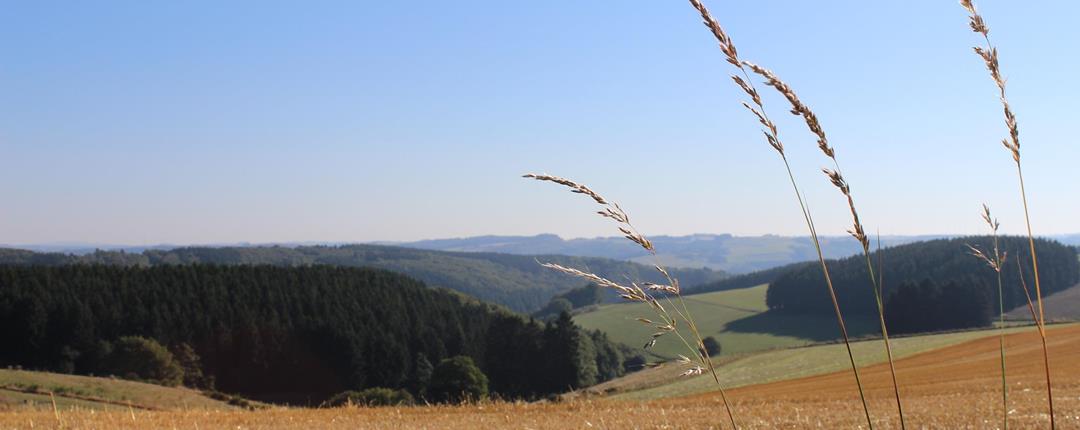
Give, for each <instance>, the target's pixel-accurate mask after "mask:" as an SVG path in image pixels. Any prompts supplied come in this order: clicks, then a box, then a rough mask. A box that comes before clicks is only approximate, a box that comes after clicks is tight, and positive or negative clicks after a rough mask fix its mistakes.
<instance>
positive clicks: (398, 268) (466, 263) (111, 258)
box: [0, 245, 726, 312]
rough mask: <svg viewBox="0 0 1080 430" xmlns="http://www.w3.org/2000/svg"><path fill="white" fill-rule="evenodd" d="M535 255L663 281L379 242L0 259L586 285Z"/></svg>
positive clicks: (504, 299)
mask: <svg viewBox="0 0 1080 430" xmlns="http://www.w3.org/2000/svg"><path fill="white" fill-rule="evenodd" d="M538 260H539V261H544V262H554V263H558V264H562V265H564V266H569V267H576V268H582V269H588V270H591V271H593V272H594V273H597V274H599V275H601V276H604V277H608V278H611V279H625V278H627V277H628V278H630V279H638V280H644V281H649V282H661V281H662V278H661V277H660V275H659V274H658V273H656V270H654V269H653V268H652V267H651V266H646V265H642V264H636V263H630V262H625V261H618V260H612V259H607V258H591V257H568V256H563V255H535V256H533V255H529V256H525V255H509V254H495V253H474V252H443V251H430V250H420V249H411V248H400V247H392V246H379V245H343V246H300V247H281V246H272V247H227V248H177V249H172V250H158V249H151V250H145V251H143V252H141V253H127V252H122V251H120V252H115V251H99V252H95V253H91V254H86V255H72V254H60V253H37V252H33V251H27V250H17V249H0V264H37V265H64V264H75V263H86V264H94V263H97V264H109V265H137V266H158V265H174V264H224V265H258V264H266V265H276V266H310V265H319V264H324V265H334V266H348V267H373V268H379V269H385V270H391V271H394V272H399V273H402V274H405V275H408V276H410V277H412V278H415V279H418V280H421V281H424V282H425V283H427V284H428V285H430V286H435V287H443V288H448V289H451V290H455V291H459V292H462V293H465V294H468V295H470V296H473V297H476V298H479V299H481V300H484V301H489V302H492V303H496V304H500V305H503V306H506V307H508V308H510V309H512V310H515V311H518V312H531V311H534V310H536V309H539V308H540V307H541V306H543V305H545V304H546V303H547V302H548V300H550V299H551V298H552V297H553V296H555V295H556V294H558V293H560V292H564V291H567V290H570V289H572V288H574V287H579V286H581V285H584V282H582V281H580V280H579V279H575V278H573V277H570V276H567V275H564V274H561V273H557V272H554V271H551V270H548V269H545V268H543V267H540V265H539V264H538V263H537V261H538ZM674 274H675V276H677V277H678V278H679V279H680V280H681V281H682V283H683V285H686V286H688V287H690V286H694V285H700V284H705V283H708V282H712V281H715V280H718V279H721V278H723V277H725V276H726V275H725V274H724V273H723V272H720V271H716V270H711V269H675V270H674Z"/></svg>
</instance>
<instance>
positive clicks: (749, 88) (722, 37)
mask: <svg viewBox="0 0 1080 430" xmlns="http://www.w3.org/2000/svg"><path fill="white" fill-rule="evenodd" d="M690 4H691V5H692V6H693V7H694V9H696V10H697V11H698V13H700V14H701V18H702V20H703V23H704V24H705V27H707V28H708V29H709V30H710V31H711V32H712V34H713V36H714V37H715V38H716V40H717V42H718V43H719V44H720V51H721V52H723V53H724V55H725V56H726V57H727V58H726V59H727V62H728V63H730V64H731V65H732V66H734V67H735V68H737V69H738V71H739V73H740V74H741V75H742V76H739V75H738V74H736V75H732V76H731V79H732V80H733V81H734V82H735V84H736V85H738V86H739V88H740V89H741V90H742V91H743V92H745V93H746V95H747V96H748V97H750V100H751V102H753V106H751V105H750V104H749V103H746V102H743V106H744V107H746V109H748V110H749V111H750V112H751V113H753V114H754V116H755V117H756V118H757V120H758V122H759V123H760V124H761V125H762V126H763V127H764V128H763V129H762V132H763V133H764V135H765V140H766V141H767V142H768V143H769V146H771V147H772V148H773V149H774V150H776V152H777V154H779V156H780V159H781V161H783V163H784V169H785V171H786V173H787V176H788V180H789V181H790V182H791V188H792V190H793V191H794V193H795V199H796V200H797V201H798V203H799V210H800V211H801V212H802V216H803V220H804V221H805V222H806V228H807V230H808V231H809V232H810V238H811V240H813V242H814V249H815V250H816V251H817V257H818V262H819V263H820V264H821V271H822V274H823V275H824V277H825V285H826V286H827V287H828V293H829V298H830V299H831V300H832V304H833V311H834V312H835V313H836V322H837V324H838V326H839V328H840V335H841V337H842V338H843V340H844V346H845V347H846V348H847V353H848V360H849V361H850V362H851V372H852V373H853V374H854V376H855V385H856V387H857V388H858V390H859V399H860V400H861V401H862V407H863V413H864V414H865V416H866V424H867V426H869V428H870V429H871V430H872V429H873V428H874V423H873V421H872V420H871V419H870V407H869V406H868V404H867V402H866V394H865V392H864V390H863V385H862V380H861V378H860V377H859V368H858V366H857V365H856V364H855V355H854V353H852V351H851V342H850V340H849V338H848V331H847V325H846V324H845V323H844V315H843V312H841V311H840V303H839V301H838V300H837V298H836V290H835V289H834V288H833V282H832V277H831V276H830V275H829V267H828V265H827V264H826V263H825V255H824V253H823V252H822V250H821V241H820V240H819V239H818V235H817V227H816V225H815V224H814V218H813V216H812V215H811V213H810V209H809V206H808V205H807V204H806V200H805V199H804V198H803V195H802V191H801V190H800V189H799V184H798V182H797V181H796V180H795V175H794V174H793V173H792V171H791V163H790V162H788V158H787V154H786V153H785V152H784V144H783V142H782V141H781V140H780V136H779V131H778V129H777V127H776V124H775V123H773V122H772V120H770V119H769V116H768V113H767V112H766V110H765V105H764V103H763V102H762V100H761V96H760V94H759V93H758V91H757V88H755V86H754V82H753V80H752V79H750V74H749V72H747V65H748V64H749V63H746V62H744V61H742V60H740V59H739V54H738V50H737V49H736V48H735V45H734V43H733V42H732V40H731V37H729V36H728V35H727V32H725V31H724V29H723V27H721V26H720V23H719V22H717V21H716V19H715V18H713V16H712V14H710V13H709V10H708V9H707V8H706V7H705V5H704V4H702V3H701V2H700V1H699V0H690Z"/></svg>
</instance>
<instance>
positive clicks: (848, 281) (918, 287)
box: [767, 236, 1080, 331]
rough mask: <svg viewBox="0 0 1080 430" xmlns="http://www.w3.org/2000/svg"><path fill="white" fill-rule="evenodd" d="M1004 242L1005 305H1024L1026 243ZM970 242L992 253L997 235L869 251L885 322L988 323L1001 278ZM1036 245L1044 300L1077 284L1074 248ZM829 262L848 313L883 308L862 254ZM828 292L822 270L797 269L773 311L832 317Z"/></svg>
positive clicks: (776, 290)
mask: <svg viewBox="0 0 1080 430" xmlns="http://www.w3.org/2000/svg"><path fill="white" fill-rule="evenodd" d="M999 241H1000V247H1001V249H1002V251H1006V252H1008V259H1009V260H1008V261H1007V262H1006V264H1005V265H1004V267H1003V271H1002V276H1003V281H1004V286H1005V288H1004V290H1005V294H1004V302H1005V308H1006V309H1012V308H1015V307H1017V306H1023V305H1026V303H1027V299H1026V298H1025V296H1024V291H1023V289H1022V288H1021V286H1020V272H1019V271H1018V269H1017V264H1016V261H1015V259H1017V258H1019V259H1021V261H1022V266H1023V267H1024V270H1025V272H1024V277H1025V279H1026V280H1027V281H1028V284H1029V288H1034V287H1033V285H1032V275H1031V273H1030V268H1031V262H1030V251H1029V248H1028V241H1027V238H1024V237H1015V236H1009V237H1002V238H999ZM968 244H970V245H972V246H976V247H979V248H981V249H982V250H983V251H985V252H992V249H993V248H992V246H993V243H992V238H990V237H989V236H977V237H964V238H956V239H939V240H932V241H927V242H919V243H914V244H907V245H901V246H897V247H893V248H885V249H884V250H882V251H880V253H879V252H874V253H872V254H871V257H870V258H871V261H873V262H874V265H875V270H878V271H879V272H878V273H876V274H877V275H880V276H881V277H882V279H883V280H884V282H883V289H884V293H883V295H882V298H883V299H884V300H885V301H886V303H885V304H886V308H887V309H886V317H887V318H889V320H890V321H893V322H894V323H896V324H900V325H901V326H902V327H913V328H912V329H911V330H907V329H901V331H928V330H942V329H950V328H960V327H973V326H979V325H986V324H988V323H989V319H988V318H984V317H983V315H984V314H986V315H989V314H992V312H991V309H997V275H996V273H995V272H994V271H993V270H991V269H990V268H989V267H987V265H986V263H985V262H983V261H982V260H979V259H978V258H975V257H974V256H972V255H971V252H970V250H969V249H968V248H967V246H966V245H968ZM1035 247H1036V252H1037V253H1038V256H1039V276H1040V278H1041V281H1042V292H1043V295H1049V294H1052V293H1054V292H1057V291H1061V290H1064V289H1066V288H1069V287H1072V286H1074V285H1076V284H1077V282H1078V280H1080V264H1078V262H1077V254H1076V250H1075V248H1072V247H1069V246H1064V245H1062V244H1060V243H1058V242H1056V241H1051V240H1045V239H1037V240H1036V241H1035ZM879 260H880V262H881V264H880V266H879V265H878V262H879ZM828 263H829V272H830V274H831V275H832V280H833V286H834V287H835V288H836V294H837V297H838V299H839V301H840V307H841V309H842V310H843V312H844V314H845V315H868V316H871V315H872V316H874V317H876V316H877V307H876V306H877V305H876V302H875V300H874V296H873V290H872V287H871V284H870V278H869V276H868V275H867V269H866V260H865V259H864V257H863V256H862V255H858V256H854V257H849V258H845V259H841V260H830V261H829V262H828ZM826 291H827V289H826V286H825V281H824V278H823V277H822V274H821V267H820V266H819V265H806V266H802V267H796V268H794V269H792V270H790V271H787V272H785V273H783V274H781V275H780V276H779V277H777V278H776V279H775V280H774V281H773V282H772V283H771V284H770V285H769V289H768V294H767V303H768V306H769V308H770V309H774V310H777V311H782V312H804V313H815V314H821V315H830V316H831V315H833V308H832V302H831V301H830V299H829V297H828V295H827V294H826ZM1032 294H1034V291H1032ZM960 315H966V318H967V322H965V323H960V322H958V321H957V318H959V316H960ZM906 321H910V323H908V322H906Z"/></svg>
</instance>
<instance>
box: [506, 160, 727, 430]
mask: <svg viewBox="0 0 1080 430" xmlns="http://www.w3.org/2000/svg"><path fill="white" fill-rule="evenodd" d="M524 177H526V178H531V179H536V180H538V181H544V182H552V183H556V184H559V185H562V186H565V187H567V188H570V191H571V192H574V193H577V194H583V195H585V196H588V197H589V198H591V199H592V200H593V201H594V202H595V203H596V204H598V205H600V207H601V209H600V210H599V211H597V212H596V213H597V214H598V215H600V216H602V217H604V218H608V219H611V220H612V221H614V222H615V223H616V224H617V225H618V229H619V232H620V233H622V234H623V237H625V238H626V239H627V240H629V241H631V242H634V243H636V244H637V245H638V246H640V247H642V248H643V249H645V251H647V252H648V253H649V254H650V255H651V256H652V257H653V260H654V262H655V264H654V265H653V267H654V268H656V270H657V271H658V272H660V274H661V275H663V276H664V279H666V280H667V284H663V285H661V284H653V283H647V282H646V283H642V284H640V285H639V284H638V283H636V282H631V283H630V286H624V285H621V284H619V283H617V282H614V281H611V280H609V279H606V278H603V277H601V276H599V275H596V274H594V273H590V272H586V271H582V270H578V269H574V268H570V267H564V266H561V265H558V264H554V263H541V265H542V266H544V267H546V268H549V269H552V270H556V271H559V272H562V273H565V274H567V275H571V276H576V277H579V278H582V279H587V280H589V281H591V282H593V283H595V284H597V285H599V286H600V287H604V288H610V289H612V290H615V291H616V292H617V293H618V294H619V297H621V298H623V299H624V300H628V301H631V302H640V303H645V304H647V305H649V307H650V308H651V309H652V310H653V312H654V313H655V314H656V316H657V317H658V318H659V319H660V321H659V322H655V321H652V320H650V319H647V318H638V321H639V322H641V323H642V324H646V325H648V326H650V327H653V328H654V329H656V330H657V331H656V332H655V333H653V334H652V336H651V338H650V339H649V340H648V342H647V343H646V344H645V349H649V348H651V347H652V346H653V345H655V344H656V341H657V339H659V338H660V337H662V336H664V335H666V334H668V333H674V334H675V336H676V337H677V338H678V339H679V340H680V341H681V342H682V344H683V345H684V346H686V348H687V350H688V352H689V354H690V356H692V357H694V358H693V359H691V358H690V357H688V356H685V355H680V356H679V359H678V360H676V362H677V363H679V364H680V365H683V366H687V369H686V371H684V372H683V373H682V376H691V375H700V374H702V373H703V372H704V371H705V370H706V369H708V371H709V373H710V374H711V375H712V377H713V381H715V382H716V386H717V387H718V388H719V391H720V397H721V400H723V402H724V409H725V411H726V412H727V416H728V420H729V421H730V422H731V427H732V428H734V429H738V425H736V423H735V413H734V411H733V410H732V407H731V403H730V402H729V401H728V398H727V392H726V391H725V390H724V386H723V384H721V383H720V376H719V375H718V374H717V373H716V367H715V365H714V364H713V362H712V359H710V358H709V353H708V350H707V349H706V348H705V343H704V339H703V338H702V336H701V332H700V331H699V330H698V326H697V324H696V323H695V322H694V319H693V316H692V315H691V314H690V310H689V308H687V306H686V301H684V300H683V297H682V288H681V287H680V286H679V281H678V279H676V278H675V277H674V276H672V275H671V273H670V272H669V271H668V270H667V269H666V268H665V267H664V266H663V265H662V264H660V260H659V258H658V257H657V255H656V248H655V247H654V246H653V244H652V242H651V241H650V240H649V239H648V238H646V237H645V235H643V234H641V233H640V232H639V231H638V230H637V228H636V227H634V225H633V224H632V223H631V222H630V216H629V215H627V214H626V211H624V210H623V209H622V207H620V206H619V204H618V203H615V202H613V201H609V200H608V199H606V198H604V197H603V196H601V195H600V194H599V193H597V192H595V191H593V190H592V189H591V188H589V187H588V186H586V185H584V184H581V183H578V182H574V181H572V180H569V179H566V178H561V177H558V176H552V175H546V174H533V173H530V174H526V175H524ZM657 295H660V296H661V297H663V299H664V301H665V303H667V305H668V306H667V307H665V306H664V305H663V304H662V303H661V302H660V300H659V299H657ZM672 296H675V297H676V299H677V300H678V304H676V303H675V302H674V301H672V300H671V297H672ZM680 306H681V309H680ZM669 309H670V310H669ZM672 310H673V311H674V313H672ZM680 319H681V320H682V321H683V323H684V324H686V326H687V328H689V329H690V333H691V334H692V335H693V338H691V339H688V338H687V337H686V336H684V335H683V334H682V333H680V332H679V330H678V325H679V320H680Z"/></svg>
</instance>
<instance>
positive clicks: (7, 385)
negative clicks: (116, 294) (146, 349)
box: [0, 369, 233, 410]
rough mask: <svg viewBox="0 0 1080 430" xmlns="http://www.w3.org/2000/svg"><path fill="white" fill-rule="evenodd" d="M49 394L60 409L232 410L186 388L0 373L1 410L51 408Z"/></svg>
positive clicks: (70, 377)
mask: <svg viewBox="0 0 1080 430" xmlns="http://www.w3.org/2000/svg"><path fill="white" fill-rule="evenodd" d="M49 392H52V393H54V394H55V396H56V404H57V406H58V407H61V408H75V407H78V408H91V409H112V408H122V409H127V405H128V403H129V402H130V403H131V405H132V407H133V408H136V409H154V410H184V409H233V406H230V405H229V404H228V403H226V402H223V401H220V400H214V399H211V398H209V397H207V396H205V395H203V394H202V393H201V392H199V391H195V390H191V389H187V388H173V387H163V386H160V385H152V384H144V383H142V382H133V381H125V380H121V379H112V378H96V377H90V376H76V375H63V374H58V373H47V372H31V371H25V370H10V369H0V408H3V407H12V406H16V405H24V404H34V405H48V406H49V407H52V403H51V400H50V398H49V394H48V393H49Z"/></svg>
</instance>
